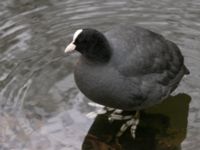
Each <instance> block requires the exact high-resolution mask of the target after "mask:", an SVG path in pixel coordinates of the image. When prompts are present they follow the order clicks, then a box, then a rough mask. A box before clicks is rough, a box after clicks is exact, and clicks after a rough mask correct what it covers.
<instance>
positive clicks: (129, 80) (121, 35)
mask: <svg viewBox="0 0 200 150" xmlns="http://www.w3.org/2000/svg"><path fill="white" fill-rule="evenodd" d="M72 51H78V52H80V53H81V56H80V58H79V60H78V63H77V64H76V67H75V72H74V75H75V82H76V84H77V86H78V88H79V89H80V91H81V92H82V93H83V94H84V95H85V96H86V97H88V98H89V99H91V100H92V101H94V102H97V103H99V104H102V105H104V106H107V107H111V108H115V109H121V110H126V111H132V110H136V111H139V110H141V109H145V108H147V107H150V106H153V105H155V104H157V103H160V102H162V101H163V100H164V99H165V98H166V97H168V96H169V95H170V93H171V92H172V91H174V90H175V89H176V87H177V86H178V84H179V82H180V81H181V79H182V77H183V76H184V75H185V74H189V71H188V69H187V68H186V67H185V65H184V58H183V56H182V54H181V51H180V49H179V48H178V46H177V45H176V44H175V43H173V42H172V41H169V40H167V39H165V38H164V37H163V36H162V35H160V34H157V33H155V32H152V31H150V30H147V29H144V28H141V27H138V26H132V25H119V26H116V27H114V28H112V29H111V30H109V31H107V32H106V33H105V34H103V33H101V32H99V31H97V30H95V29H89V28H88V29H87V28H86V29H79V30H77V31H76V32H75V34H74V36H73V40H72V42H71V43H70V44H69V45H68V46H67V48H66V49H65V52H72Z"/></svg>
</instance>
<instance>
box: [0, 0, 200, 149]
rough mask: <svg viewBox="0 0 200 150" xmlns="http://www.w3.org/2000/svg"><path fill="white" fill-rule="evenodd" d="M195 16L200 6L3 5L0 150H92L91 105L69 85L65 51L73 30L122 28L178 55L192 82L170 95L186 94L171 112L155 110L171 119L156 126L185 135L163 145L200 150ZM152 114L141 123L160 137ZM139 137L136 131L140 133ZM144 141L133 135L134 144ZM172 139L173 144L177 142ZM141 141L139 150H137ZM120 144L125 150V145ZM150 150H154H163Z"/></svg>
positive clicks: (67, 0) (68, 0)
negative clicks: (145, 34) (165, 44)
mask: <svg viewBox="0 0 200 150" xmlns="http://www.w3.org/2000/svg"><path fill="white" fill-rule="evenodd" d="M199 8H200V1H199V0H190V1H188V0H176V1H174V0H159V1H157V0H124V1H122V0H109V1H105V0H98V1H97V0H87V1H80V0H37V1H34V0H3V1H0V37H1V38H0V120H1V121H0V150H12V149H13V150H40V149H41V150H44V149H48V150H54V149H57V150H79V149H81V146H82V145H83V149H88V150H89V149H94V148H91V142H88V141H90V140H91V136H87V137H89V140H88V139H87V138H85V136H86V135H87V132H88V130H89V129H90V127H91V125H92V124H93V121H94V119H91V118H88V117H87V114H88V113H90V112H92V111H94V110H95V108H93V107H91V106H89V105H88V102H89V100H88V99H86V98H85V97H84V96H83V95H82V94H81V93H80V92H79V90H78V89H77V88H76V86H75V83H74V80H73V67H74V64H75V62H76V60H77V58H78V56H77V55H73V56H70V57H67V56H66V55H65V54H64V52H63V51H64V48H65V46H66V45H67V43H69V41H70V40H71V38H72V34H73V33H74V31H75V30H76V29H79V28H84V27H91V28H96V29H98V30H100V31H102V32H104V31H107V30H109V29H111V28H112V27H113V26H114V25H116V24H120V23H122V22H125V23H135V24H136V25H139V26H142V27H145V28H148V29H151V30H152V31H155V32H158V33H161V34H162V35H164V36H165V37H166V38H168V39H170V40H172V41H174V42H175V43H177V44H178V46H179V47H180V49H181V51H182V53H183V55H184V56H185V63H186V66H187V67H188V68H189V70H190V72H191V74H190V75H189V76H187V77H186V78H184V79H183V81H182V82H181V84H180V86H179V88H178V89H177V90H176V92H175V93H176V94H178V93H184V94H182V95H180V94H179V95H178V96H175V98H172V99H173V100H174V101H173V102H172V104H171V105H169V104H167V105H166V106H160V108H163V109H162V110H163V113H159V114H165V113H166V112H169V113H168V114H169V115H168V116H171V117H172V118H173V117H174V116H175V117H174V118H173V119H169V118H170V117H169V118H168V119H166V116H167V115H164V117H163V116H162V115H161V118H164V120H165V119H166V120H167V122H168V124H170V125H172V126H173V122H178V123H174V125H175V126H176V125H177V124H179V125H180V126H181V129H182V130H180V131H179V130H176V131H177V132H176V134H174V132H168V131H167V132H168V136H164V135H162V138H160V139H165V140H164V141H170V140H172V139H173V141H175V142H174V143H178V144H175V145H176V146H175V147H176V149H182V150H198V149H199V147H200V45H199V41H200V9H199ZM176 94H175V95H176ZM190 99H191V100H190ZM189 101H190V102H189ZM174 108H176V109H175V110H174ZM188 108H189V109H188ZM176 111H178V112H176ZM155 112H158V107H157V106H156V108H154V110H151V109H150V110H148V111H147V112H145V113H144V115H143V116H144V118H145V117H146V118H147V119H146V121H147V122H148V121H149V120H148V117H147V116H150V117H149V118H151V117H152V116H153V120H155V123H154V125H153V126H154V129H155V130H154V131H157V128H159V127H162V125H163V123H161V122H160V120H161V119H159V118H160V117H159V115H152V114H157V113H155ZM177 114H178V115H177ZM100 117H101V116H100ZM98 121H99V120H98V119H97V120H96V121H95V123H94V124H93V125H92V127H91V130H90V131H91V133H90V134H89V135H93V136H92V137H93V139H94V137H95V138H96V136H97V134H95V133H94V130H93V126H94V125H96V124H98ZM144 121H145V119H144ZM150 122H153V121H150ZM141 124H142V123H141ZM144 124H145V123H144ZM179 125H177V126H176V129H177V128H180V126H179ZM97 126H98V125H97ZM156 127H157V128H156ZM144 128H145V129H146V127H144ZM103 129H104V128H102V130H103ZM142 129H143V127H142V125H141V128H139V129H138V130H142ZM165 129H166V128H165ZM99 130H101V128H100V127H99ZM167 130H168V129H167ZM159 131H160V130H159ZM170 131H171V130H170ZM173 131H174V130H173ZM177 133H180V135H179V134H177ZM109 134H110V133H109ZM144 135H146V134H144ZM144 135H142V132H139V131H138V136H139V137H141V138H142V137H144ZM148 135H149V134H148ZM159 135H160V134H159ZM175 135H176V136H178V138H174V137H176V136H175ZM150 137H151V136H150ZM159 137H160V136H159ZM172 137H173V138H172ZM154 138H155V136H154ZM156 138H158V136H157V137H156ZM158 139H159V138H158ZM83 141H85V142H84V144H82V143H83ZM139 141H140V142H138V143H137V145H139V144H140V145H142V144H143V143H142V142H141V140H139ZM158 141H161V142H162V140H158ZM177 141H178V142H177ZM121 142H122V145H123V140H121ZM153 142H155V141H153ZM87 143H90V148H89V147H87ZM102 143H103V142H102V141H101V143H100V144H101V146H99V147H98V148H99V149H100V147H104V149H106V148H105V147H106V146H107V147H108V145H106V144H105V143H104V145H103V146H102ZM133 143H134V142H133ZM172 143H173V142H172ZM93 144H94V142H93ZM96 144H97V142H96ZM98 144H99V143H98ZM125 145H126V144H125ZM129 145H131V142H130V143H129ZM143 145H144V144H143ZM147 145H148V144H147ZM171 145H173V144H168V145H167V146H169V147H170V146H171ZM85 147H86V148H85ZM109 147H110V148H111V147H112V145H109ZM139 147H140V146H139ZM152 147H154V148H152V150H153V149H159V150H161V149H165V148H166V147H165V148H158V147H157V148H155V145H154V146H152ZM171 147H173V146H171ZM112 148H113V149H117V148H116V147H114V146H113V147H112ZM173 148H174V147H173ZM125 149H130V148H125ZM131 149H132V148H131ZM138 149H139V148H138ZM143 149H144V148H143ZM169 149H170V148H168V150H169Z"/></svg>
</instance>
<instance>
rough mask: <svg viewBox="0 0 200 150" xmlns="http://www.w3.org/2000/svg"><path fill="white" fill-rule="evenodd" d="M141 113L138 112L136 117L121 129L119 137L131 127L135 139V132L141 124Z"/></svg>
mask: <svg viewBox="0 0 200 150" xmlns="http://www.w3.org/2000/svg"><path fill="white" fill-rule="evenodd" d="M139 118H140V113H139V111H136V113H135V115H133V116H132V117H131V119H129V120H128V121H126V122H125V123H124V124H123V125H122V126H121V128H120V131H119V132H118V133H117V137H120V136H121V135H122V134H123V133H124V132H125V131H126V130H127V128H129V127H130V131H131V135H132V137H133V138H134V139H135V132H136V129H137V125H138V124H139Z"/></svg>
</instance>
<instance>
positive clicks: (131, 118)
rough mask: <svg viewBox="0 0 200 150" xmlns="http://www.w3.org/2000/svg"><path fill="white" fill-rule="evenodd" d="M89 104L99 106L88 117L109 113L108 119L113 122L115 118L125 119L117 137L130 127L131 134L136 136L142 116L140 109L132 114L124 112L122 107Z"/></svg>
mask: <svg viewBox="0 0 200 150" xmlns="http://www.w3.org/2000/svg"><path fill="white" fill-rule="evenodd" d="M88 105H90V106H92V107H96V108H98V109H97V110H96V111H93V112H90V113H88V114H87V117H88V118H95V117H96V116H97V115H101V114H107V113H108V114H109V115H108V121H109V122H110V123H112V122H113V121H115V120H125V121H126V122H125V123H124V124H123V125H122V126H121V127H120V130H119V132H118V133H117V135H116V136H117V137H120V136H121V135H122V134H124V132H125V131H126V130H127V129H128V128H130V131H131V135H132V137H133V138H135V132H136V129H137V125H138V124H139V118H140V113H139V111H136V113H135V114H134V115H132V114H130V113H129V114H128V115H125V114H122V113H123V110H121V109H114V108H110V107H104V106H103V105H99V104H96V103H93V102H90V103H88Z"/></svg>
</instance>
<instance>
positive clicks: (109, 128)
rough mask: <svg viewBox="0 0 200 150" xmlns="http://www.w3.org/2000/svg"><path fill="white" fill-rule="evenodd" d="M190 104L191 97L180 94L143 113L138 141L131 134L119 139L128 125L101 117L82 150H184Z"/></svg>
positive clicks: (126, 133) (138, 131) (137, 132)
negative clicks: (123, 127)
mask: <svg viewBox="0 0 200 150" xmlns="http://www.w3.org/2000/svg"><path fill="white" fill-rule="evenodd" d="M189 102H190V97H189V96H188V95H185V94H180V95H177V96H174V97H170V98H168V99H167V100H165V101H164V102H163V103H162V104H159V105H157V106H154V107H152V108H149V109H147V110H145V111H144V112H141V117H140V123H139V125H138V128H137V130H136V138H135V139H134V140H133V138H132V136H131V133H130V131H129V130H127V131H126V132H125V133H124V135H122V136H121V137H120V138H119V139H115V136H116V133H117V132H118V130H119V129H120V126H121V125H122V123H124V121H115V122H112V123H110V122H108V119H107V116H106V115H99V116H98V117H97V118H96V119H95V122H94V123H93V125H92V126H91V128H90V130H89V132H88V135H87V136H86V138H85V140H84V143H83V146H82V149H83V150H94V149H95V150H109V149H117V150H122V149H125V150H181V143H182V141H183V140H184V139H185V137H186V130H187V118H188V110H189ZM113 139H115V140H113Z"/></svg>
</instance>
